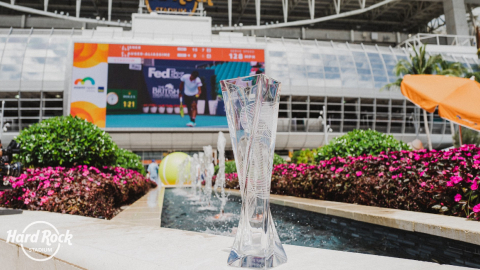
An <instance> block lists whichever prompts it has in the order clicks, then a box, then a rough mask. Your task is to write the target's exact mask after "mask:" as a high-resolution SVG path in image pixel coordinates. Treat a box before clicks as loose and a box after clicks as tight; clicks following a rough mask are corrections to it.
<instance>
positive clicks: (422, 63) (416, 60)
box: [383, 45, 467, 89]
mask: <svg viewBox="0 0 480 270" xmlns="http://www.w3.org/2000/svg"><path fill="white" fill-rule="evenodd" d="M425 48H426V45H423V46H422V47H420V48H418V50H417V48H415V47H414V48H413V53H411V54H410V56H409V58H410V61H408V60H405V59H400V60H399V61H398V62H397V64H396V65H395V68H394V70H393V71H394V73H395V75H396V76H398V77H401V78H399V79H398V80H397V81H395V82H393V83H389V84H387V85H385V86H384V87H383V88H386V89H389V88H390V87H393V86H397V87H400V85H401V84H402V81H403V76H404V75H407V74H439V75H448V76H456V77H461V76H463V74H465V73H466V72H467V69H466V68H465V67H464V66H463V65H462V64H461V63H458V62H453V63H452V62H447V61H445V60H443V58H442V56H441V55H439V54H437V55H432V56H430V57H429V56H428V55H427V53H426V50H425Z"/></svg>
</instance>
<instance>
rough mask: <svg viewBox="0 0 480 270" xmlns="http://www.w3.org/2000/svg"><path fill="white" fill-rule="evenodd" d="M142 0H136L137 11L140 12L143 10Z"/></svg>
mask: <svg viewBox="0 0 480 270" xmlns="http://www.w3.org/2000/svg"><path fill="white" fill-rule="evenodd" d="M142 1H143V0H138V13H140V14H142V12H143V10H142V8H143V5H142Z"/></svg>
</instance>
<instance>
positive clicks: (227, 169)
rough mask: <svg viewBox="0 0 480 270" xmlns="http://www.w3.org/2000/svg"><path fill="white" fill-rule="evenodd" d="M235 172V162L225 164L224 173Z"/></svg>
mask: <svg viewBox="0 0 480 270" xmlns="http://www.w3.org/2000/svg"><path fill="white" fill-rule="evenodd" d="M235 172H237V165H236V164H235V160H231V161H227V162H225V173H235Z"/></svg>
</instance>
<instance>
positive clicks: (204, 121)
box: [71, 43, 265, 128]
mask: <svg viewBox="0 0 480 270" xmlns="http://www.w3.org/2000/svg"><path fill="white" fill-rule="evenodd" d="M264 59H265V56H264V50H263V49H243V48H212V47H185V46H152V45H122V44H87V43H76V44H75V51H74V61H73V62H74V67H73V74H72V82H71V91H72V92H71V114H72V115H76V116H79V117H81V118H84V119H87V120H88V121H90V122H92V123H94V124H96V125H98V126H99V127H107V128H179V127H183V128H187V124H188V125H189V126H192V124H191V123H189V122H190V121H191V120H193V119H190V115H191V112H192V111H195V110H196V117H195V123H194V124H195V125H194V126H196V127H203V128H205V127H208V128H226V127H227V120H226V118H225V109H224V103H223V100H222V98H221V91H220V85H219V81H220V80H224V79H229V78H237V77H244V76H249V75H255V74H260V73H263V72H264V71H265V63H264ZM197 73H198V77H197V78H195V76H193V75H192V74H197ZM184 75H185V76H184ZM182 76H184V80H190V82H189V84H190V87H191V84H192V83H191V82H193V81H194V80H195V81H196V82H197V83H198V87H200V94H199V95H198V97H196V96H195V97H194V98H193V97H189V98H184V99H182V100H183V102H182V103H180V98H179V97H180V93H182V94H183V92H184V90H185V89H180V84H181V80H180V79H181V77H182ZM187 82H188V81H187ZM184 85H186V84H185V83H184ZM185 87H186V86H185ZM189 89H191V88H189ZM193 89H195V88H193ZM184 97H185V96H184ZM180 106H181V107H180ZM182 109H183V112H184V116H183V117H182V116H181V113H180V112H181V111H182ZM189 113H190V114H189ZM192 117H193V116H192ZM190 128H191V127H190Z"/></svg>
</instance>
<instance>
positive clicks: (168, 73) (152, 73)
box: [148, 67, 185, 79]
mask: <svg viewBox="0 0 480 270" xmlns="http://www.w3.org/2000/svg"><path fill="white" fill-rule="evenodd" d="M184 73H185V72H177V70H176V69H174V68H167V69H166V70H164V71H160V70H157V69H156V68H155V67H149V68H148V77H149V78H152V77H155V78H157V79H161V78H163V79H180V78H181V77H182V76H183V74H184Z"/></svg>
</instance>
